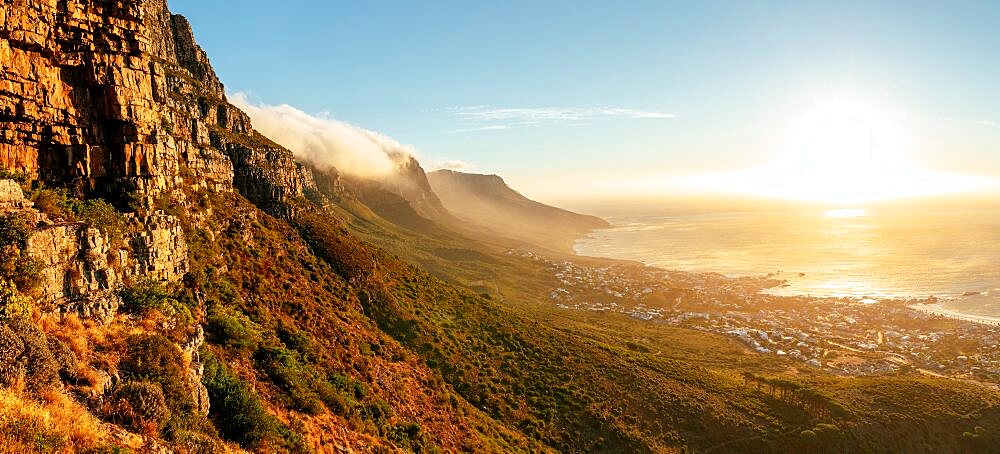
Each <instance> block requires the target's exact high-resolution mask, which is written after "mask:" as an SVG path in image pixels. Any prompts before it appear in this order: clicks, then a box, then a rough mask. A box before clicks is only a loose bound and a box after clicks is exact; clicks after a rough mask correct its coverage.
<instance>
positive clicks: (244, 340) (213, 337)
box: [207, 308, 262, 355]
mask: <svg viewBox="0 0 1000 454" xmlns="http://www.w3.org/2000/svg"><path fill="white" fill-rule="evenodd" d="M254 325H255V324H254V323H253V322H251V321H250V319H249V318H247V316H246V315H243V313H241V312H239V311H236V310H223V309H219V308H213V309H212V310H211V311H210V312H209V315H208V324H207V331H208V334H209V340H210V341H212V342H214V343H216V344H219V345H222V346H224V347H226V348H230V349H232V350H234V351H236V352H239V353H240V354H241V355H248V354H249V353H251V352H253V351H254V350H256V348H257V345H258V344H259V343H260V341H261V339H262V336H261V334H260V332H259V331H258V330H257V329H256V328H255V326H254Z"/></svg>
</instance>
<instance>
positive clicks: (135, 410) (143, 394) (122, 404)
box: [105, 381, 170, 434]
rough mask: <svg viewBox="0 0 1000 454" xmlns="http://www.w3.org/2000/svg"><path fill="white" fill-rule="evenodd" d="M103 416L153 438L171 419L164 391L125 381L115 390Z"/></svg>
mask: <svg viewBox="0 0 1000 454" xmlns="http://www.w3.org/2000/svg"><path fill="white" fill-rule="evenodd" d="M105 412H106V415H107V416H108V417H110V418H111V419H112V420H113V421H115V422H117V423H120V424H124V425H125V426H128V427H131V428H133V429H136V430H140V431H145V432H149V433H154V434H155V433H158V432H159V430H160V428H161V427H162V426H163V423H164V422H166V420H167V418H168V417H169V416H170V409H169V408H168V407H167V400H166V398H165V397H164V396H163V389H162V388H161V387H160V385H159V384H156V383H151V382H148V381H126V382H123V383H122V384H120V385H118V386H117V387H115V389H114V391H113V392H112V393H111V396H110V399H109V401H108V406H107V409H106V410H105Z"/></svg>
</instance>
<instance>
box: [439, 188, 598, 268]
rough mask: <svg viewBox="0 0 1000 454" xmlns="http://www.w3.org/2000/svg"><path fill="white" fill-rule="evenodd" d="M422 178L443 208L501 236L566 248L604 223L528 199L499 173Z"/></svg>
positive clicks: (554, 247)
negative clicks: (425, 180)
mask: <svg viewBox="0 0 1000 454" xmlns="http://www.w3.org/2000/svg"><path fill="white" fill-rule="evenodd" d="M427 179H428V181H429V182H430V184H431V187H432V188H433V189H434V192H435V193H437V195H438V197H439V198H440V199H441V202H442V203H443V204H444V206H445V208H447V209H448V210H449V211H451V212H452V213H454V214H455V215H456V216H458V217H460V218H462V219H463V220H465V221H466V222H469V223H472V224H475V225H478V226H480V227H483V228H487V229H490V230H493V231H495V232H497V233H498V234H500V235H503V236H506V237H509V238H514V239H517V240H521V241H526V242H528V243H532V244H536V245H539V246H543V247H546V248H553V249H557V250H564V251H565V250H567V249H570V247H571V245H572V243H573V242H574V241H575V240H576V239H577V238H579V237H581V236H583V235H585V234H587V232H589V231H591V230H594V229H600V228H606V227H609V224H608V223H607V221H605V220H603V219H601V218H598V217H595V216H589V215H584V214H578V213H574V212H571V211H568V210H564V209H562V208H557V207H553V206H549V205H545V204H543V203H540V202H537V201H534V200H531V199H529V198H527V197H525V196H524V195H522V194H521V193H520V192H518V191H516V190H514V189H513V188H511V187H510V186H508V185H507V183H506V182H505V181H504V179H503V178H501V177H500V176H499V175H495V174H494V175H483V174H475V173H464V172H458V171H455V170H436V171H434V172H430V173H428V174H427Z"/></svg>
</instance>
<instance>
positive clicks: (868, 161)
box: [685, 98, 989, 214]
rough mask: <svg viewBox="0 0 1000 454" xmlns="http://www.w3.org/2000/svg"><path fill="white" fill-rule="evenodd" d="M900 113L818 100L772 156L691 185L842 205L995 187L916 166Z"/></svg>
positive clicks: (692, 180)
mask: <svg viewBox="0 0 1000 454" xmlns="http://www.w3.org/2000/svg"><path fill="white" fill-rule="evenodd" d="M900 116H901V115H900V114H899V113H898V112H896V111H893V110H891V109H884V108H879V107H877V106H875V105H874V104H870V103H865V102H861V101H858V100H854V99H845V98H840V99H835V100H832V101H829V102H821V103H816V105H815V106H814V108H813V109H811V110H809V111H807V112H804V113H800V114H799V115H796V116H794V117H793V119H792V120H791V121H788V122H787V124H786V125H785V129H786V130H787V132H786V138H785V140H784V141H783V142H781V143H782V144H783V145H782V146H780V147H778V151H777V152H776V153H775V155H774V158H773V160H772V161H770V162H767V163H763V164H761V165H759V166H758V167H755V168H752V169H747V170H741V171H733V172H724V173H715V174H703V175H696V176H691V177H689V178H688V179H687V180H686V182H685V184H686V185H687V186H689V187H693V188H702V189H705V190H709V191H712V192H724V193H738V194H743V195H752V196H763V197H768V198H783V199H795V200H802V201H809V202H818V203H822V204H825V205H833V206H834V208H844V207H853V206H855V205H862V204H865V203H868V202H877V201H883V200H890V199H901V198H909V197H919V196H928V195H940V194H948V193H957V192H974V191H977V190H981V189H982V188H983V187H985V186H986V185H988V184H989V183H988V182H987V181H984V180H983V179H982V178H976V177H969V176H964V175H956V174H948V173H942V172H935V171H929V170H924V169H920V168H918V167H917V166H915V165H914V164H913V163H912V162H911V160H910V159H909V158H910V156H909V155H910V153H911V152H912V150H913V148H912V146H911V145H910V138H911V137H910V135H909V134H907V133H906V131H904V128H903V127H902V126H901V125H902V124H903V122H902V121H900V118H899V117H900ZM839 213H840V212H836V213H834V214H839Z"/></svg>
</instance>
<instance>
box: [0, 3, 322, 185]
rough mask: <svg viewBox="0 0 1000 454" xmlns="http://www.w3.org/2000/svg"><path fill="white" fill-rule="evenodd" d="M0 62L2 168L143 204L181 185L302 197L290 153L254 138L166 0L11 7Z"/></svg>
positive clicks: (1, 21) (4, 19)
mask: <svg viewBox="0 0 1000 454" xmlns="http://www.w3.org/2000/svg"><path fill="white" fill-rule="evenodd" d="M0 61H2V62H3V64H4V71H3V72H2V73H0V168H7V169H10V170H15V171H20V172H24V173H26V174H28V175H29V176H30V177H31V178H33V179H37V180H41V181H46V182H50V183H56V184H63V185H65V184H77V185H82V186H84V187H85V188H86V189H88V190H105V191H106V190H107V189H109V188H120V187H123V186H124V187H127V188H129V189H133V190H135V191H136V192H137V193H138V194H140V195H141V196H142V197H144V198H145V202H147V203H150V202H151V201H152V200H153V199H154V198H155V197H156V196H158V195H159V194H160V193H163V192H168V191H171V190H173V189H176V188H178V187H179V186H185V187H187V188H192V189H198V188H211V189H213V190H215V191H225V190H231V189H232V188H233V187H234V185H235V187H236V188H237V189H239V190H241V191H243V192H246V193H247V194H248V195H252V196H253V197H251V198H252V199H255V200H256V201H261V202H263V201H264V200H263V199H264V197H271V198H278V199H282V200H283V199H287V198H290V197H295V196H298V195H300V194H301V190H302V188H301V185H300V184H296V181H297V180H296V175H298V173H299V172H298V167H297V165H296V164H295V162H294V160H292V158H291V155H290V154H289V153H287V152H286V151H284V150H281V149H280V147H274V146H272V145H271V144H267V143H263V142H261V141H258V140H255V137H254V133H253V131H252V128H251V126H250V121H249V119H248V118H247V116H246V115H245V114H244V113H243V112H241V111H239V110H238V109H236V108H235V107H233V106H232V105H230V104H229V103H228V102H227V101H226V96H225V92H224V90H223V86H222V84H221V83H220V82H219V79H218V78H217V77H216V75H215V72H214V71H213V70H212V67H211V65H210V64H209V61H208V57H207V56H206V54H205V52H204V51H202V50H201V49H200V48H199V47H198V46H197V44H195V40H194V35H193V33H192V31H191V27H190V25H189V24H188V22H187V20H186V19H184V18H183V17H180V16H173V15H171V14H170V13H169V11H168V10H167V6H166V3H165V1H163V0H152V1H137V0H132V1H55V0H48V1H30V2H29V1H23V0H19V1H14V2H12V3H10V4H7V5H4V8H3V10H2V11H0ZM262 161H266V162H268V163H270V164H271V165H270V166H268V167H266V168H263V169H255V170H253V171H250V170H248V168H249V167H252V166H254V164H256V163H259V162H262Z"/></svg>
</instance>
